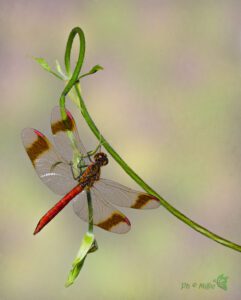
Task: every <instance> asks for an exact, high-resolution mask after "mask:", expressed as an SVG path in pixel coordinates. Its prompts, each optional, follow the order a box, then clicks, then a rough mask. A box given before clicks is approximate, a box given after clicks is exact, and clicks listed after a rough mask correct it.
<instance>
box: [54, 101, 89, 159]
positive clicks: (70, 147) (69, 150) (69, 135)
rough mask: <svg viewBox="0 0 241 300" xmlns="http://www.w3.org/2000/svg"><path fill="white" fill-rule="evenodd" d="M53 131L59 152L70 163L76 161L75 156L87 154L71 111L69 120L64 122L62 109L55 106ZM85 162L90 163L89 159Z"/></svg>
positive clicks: (68, 114)
mask: <svg viewBox="0 0 241 300" xmlns="http://www.w3.org/2000/svg"><path fill="white" fill-rule="evenodd" d="M66 111H67V110H66ZM51 129H52V133H53V136H54V143H55V145H56V147H57V149H58V152H59V153H60V154H61V156H62V157H63V158H64V159H66V160H67V161H68V162H71V161H73V160H74V159H75V157H74V155H77V156H78V155H80V154H84V155H86V154H87V151H86V149H85V147H84V145H83V143H82V142H81V140H80V137H79V134H78V130H77V127H76V124H75V120H74V118H73V116H72V114H71V113H70V112H69V111H67V120H66V121H65V122H64V121H63V120H62V117H61V113H60V107H59V106H55V107H54V108H53V110H52V114H51ZM85 162H86V163H89V159H88V158H86V159H85Z"/></svg>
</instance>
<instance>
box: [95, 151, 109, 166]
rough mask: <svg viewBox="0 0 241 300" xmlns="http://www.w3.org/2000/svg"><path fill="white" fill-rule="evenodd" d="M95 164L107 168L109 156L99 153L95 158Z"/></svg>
mask: <svg viewBox="0 0 241 300" xmlns="http://www.w3.org/2000/svg"><path fill="white" fill-rule="evenodd" d="M94 159H95V162H96V163H98V164H99V165H100V166H106V165H107V164H108V162H109V160H108V158H107V155H106V154H105V153H103V152H98V153H96V154H95V156H94Z"/></svg>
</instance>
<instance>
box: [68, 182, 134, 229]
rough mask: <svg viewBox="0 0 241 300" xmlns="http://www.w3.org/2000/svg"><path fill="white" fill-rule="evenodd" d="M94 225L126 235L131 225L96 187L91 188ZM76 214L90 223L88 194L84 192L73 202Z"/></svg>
mask: <svg viewBox="0 0 241 300" xmlns="http://www.w3.org/2000/svg"><path fill="white" fill-rule="evenodd" d="M91 200H92V206H93V223H94V225H96V226H98V227H100V228H102V229H105V230H107V231H110V232H114V233H126V232H128V231H129V230H130V228H131V224H130V221H129V220H128V219H127V217H126V216H125V215H124V214H123V213H121V212H120V211H119V210H117V209H116V208H115V207H114V206H112V205H111V204H110V203H108V202H107V201H106V199H105V198H104V197H103V195H102V192H101V191H99V190H98V189H96V188H95V187H92V188H91ZM73 208H74V212H75V213H76V214H77V216H79V217H80V218H81V219H82V220H84V221H86V222H88V215H89V214H88V204H87V194H86V191H83V192H82V193H81V194H79V195H78V196H77V197H75V198H74V200H73Z"/></svg>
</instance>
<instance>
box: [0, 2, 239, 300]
mask: <svg viewBox="0 0 241 300" xmlns="http://www.w3.org/2000/svg"><path fill="white" fill-rule="evenodd" d="M0 5H1V9H0V20H1V29H0V31H1V33H0V38H1V46H0V55H1V63H0V69H1V73H0V76H1V79H0V85H1V109H0V114H1V126H0V133H1V144H0V149H1V156H0V157H1V158H0V160H1V181H0V186H1V189H0V191H1V212H0V213H1V215H0V224H1V248H0V249H1V250H0V260H1V281H0V282H1V284H0V299H1V300H12V299H19V300H28V299H29V300H30V299H31V300H32V299H46V300H49V299H51V300H52V299H58V300H62V299H71V300H75V299H87V300H95V299H97V300H99V299H106V300H108V299H139V300H142V299H154V300H156V299H204V298H205V299H241V280H240V278H241V254H240V253H238V252H235V251H232V250H231V249H228V248H225V247H223V246H221V245H219V244H217V243H215V242H213V241H211V240H209V239H207V238H206V237H204V236H202V235H200V234H199V233H196V232H194V231H193V230H191V229H190V228H189V227H187V226H186V225H185V224H183V223H182V222H180V221H179V220H177V219H176V218H174V217H173V216H172V215H170V214H169V213H168V212H167V211H166V210H165V209H162V208H160V209H158V210H155V211H132V210H128V209H124V210H123V211H124V212H125V213H126V214H127V215H128V217H129V218H130V220H131V221H132V230H131V231H130V232H129V233H128V234H126V235H114V234H110V233H107V232H104V231H102V230H100V229H98V228H97V229H96V230H95V233H96V236H97V239H98V243H99V247H100V248H99V251H98V252H96V253H95V254H93V255H91V256H89V258H88V260H87V261H86V264H85V266H84V269H83V270H82V272H81V274H80V276H79V278H78V279H77V281H76V283H75V284H74V285H73V286H71V287H70V288H68V289H66V288H64V282H65V280H66V276H67V274H68V271H69V269H70V267H71V263H72V260H73V258H74V257H75V255H76V252H77V250H78V247H79V244H80V240H81V238H82V235H83V233H84V232H85V230H86V224H84V223H83V222H82V221H80V220H79V219H78V218H76V216H75V215H74V213H73V211H72V207H71V205H69V207H67V208H66V209H65V210H64V212H63V213H61V215H59V216H58V217H57V218H56V219H55V220H54V221H53V222H52V223H51V224H49V225H48V227H46V229H45V230H44V231H43V232H41V233H40V234H39V235H38V236H35V237H34V236H33V235H32V232H33V230H34V228H35V226H36V223H37V222H38V220H39V218H40V217H41V216H42V214H43V213H44V212H46V210H47V209H49V208H50V207H51V206H52V205H53V203H55V202H56V201H57V200H58V199H59V197H58V196H56V195H54V194H53V193H52V192H51V191H50V190H48V189H47V187H45V186H44V185H43V184H42V183H41V182H40V180H39V179H38V177H37V175H36V174H35V172H34V169H33V168H32V166H31V163H30V161H29V159H28V157H27V155H26V153H25V150H24V148H23V146H22V144H21V140H20V132H21V130H22V128H24V127H26V126H31V127H34V128H37V129H39V130H40V131H42V132H44V133H45V134H48V135H49V136H50V112H51V109H52V107H53V106H55V105H56V104H57V102H58V98H59V95H60V93H61V91H62V88H63V86H62V82H60V81H58V80H57V79H56V78H54V77H53V76H51V75H49V74H48V73H46V72H44V71H43V70H42V69H41V68H40V67H39V66H38V65H37V64H36V63H35V62H34V61H33V60H32V59H31V56H40V57H44V58H46V60H47V61H48V62H49V63H52V65H53V64H54V60H55V59H56V58H57V59H59V60H60V61H61V63H62V62H63V55H64V49H65V43H66V40H67V36H68V34H69V31H70V30H71V29H72V28H73V27H74V26H81V27H82V28H83V30H84V32H85V34H86V40H87V51H86V60H85V63H84V67H83V71H88V70H89V69H90V68H91V67H92V66H93V65H95V64H100V65H102V66H103V67H104V71H102V72H101V71H100V72H98V73H97V74H95V75H93V76H91V77H87V78H85V79H83V80H82V89H83V96H84V99H85V101H86V104H87V107H88V109H89V111H90V113H91V115H92V117H93V118H94V120H95V121H96V124H97V125H98V126H99V128H100V130H101V131H102V133H103V135H104V136H105V137H106V138H107V140H108V141H109V142H110V143H111V144H112V145H113V147H114V148H115V149H116V150H117V152H119V153H120V155H121V156H122V157H123V158H124V159H125V160H126V162H127V163H129V164H130V166H132V167H133V168H134V170H135V171H136V172H137V173H138V174H140V176H141V177H142V178H143V179H144V180H146V181H147V182H148V183H149V184H150V185H151V186H152V187H153V188H155V189H156V190H157V191H158V192H160V194H161V195H163V197H164V198H166V199H167V200H168V201H170V203H171V204H172V205H174V206H175V207H176V208H178V209H180V210H181V211H182V212H183V213H185V214H186V215H187V216H189V217H191V218H192V219H194V220H195V221H196V222H198V223H200V224H202V225H203V226H205V227H207V228H209V229H210V230H211V231H213V232H215V233H217V234H219V235H221V236H223V237H226V238H228V239H230V240H232V241H235V242H237V243H239V244H240V243H241V229H240V228H241V201H240V198H241V184H240V179H241V143H240V129H241V112H240V111H241V84H240V82H241V3H240V2H239V1H199V2H198V1H178V0H176V1H144V0H141V1H127V0H124V1H115V0H114V1H113V0H112V1H111V0H109V1H105V0H103V1H98V0H95V1H90V0H89V1H77V0H76V1H74V0H70V1H63V0H59V1H57V0H55V1H49V0H48V1H47V0H42V1H27V0H25V1H24V0H13V1H7V0H2V1H1V2H0ZM76 45H77V43H76ZM76 53H77V50H76ZM73 60H74V58H73ZM68 107H69V108H70V109H71V111H72V112H73V114H74V115H75V116H76V118H78V125H79V131H80V134H81V137H82V138H83V140H84V142H85V144H86V145H87V147H88V148H89V149H92V148H93V147H94V146H95V145H96V143H97V141H96V140H95V139H94V138H93V136H92V134H91V132H90V131H89V129H88V127H87V126H86V125H85V123H84V121H83V120H82V118H81V117H79V116H80V115H79V113H78V111H77V109H76V108H75V107H74V105H72V104H71V103H68ZM102 174H103V177H106V178H111V179H113V180H117V181H119V182H121V183H122V184H126V185H128V186H130V187H133V188H137V185H136V184H135V183H134V182H133V181H132V180H131V179H130V178H128V176H127V175H126V174H125V173H124V172H123V171H122V170H121V169H120V168H119V166H118V165H117V164H116V163H115V162H114V161H113V160H111V163H110V164H109V166H108V168H105V169H104V170H103V173H102ZM222 273H224V274H225V275H226V276H228V277H229V279H228V291H223V290H222V289H220V288H217V287H216V288H215V289H214V290H204V289H198V288H192V287H191V288H190V289H185V290H183V289H181V285H182V283H183V282H186V283H189V284H192V283H193V282H196V283H197V284H199V283H208V282H212V281H213V279H215V278H216V277H217V276H218V275H220V274H222Z"/></svg>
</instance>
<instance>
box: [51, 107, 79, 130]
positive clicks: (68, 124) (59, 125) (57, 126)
mask: <svg viewBox="0 0 241 300" xmlns="http://www.w3.org/2000/svg"><path fill="white" fill-rule="evenodd" d="M74 127H75V123H74V119H73V117H72V115H70V113H69V112H68V113H67V119H66V120H65V121H63V120H60V121H58V122H56V123H53V124H52V125H51V128H52V133H53V134H56V133H57V132H59V131H67V130H69V131H72V130H73V129H74Z"/></svg>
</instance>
